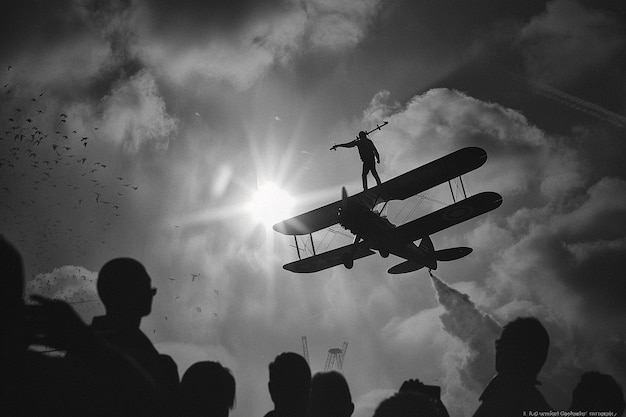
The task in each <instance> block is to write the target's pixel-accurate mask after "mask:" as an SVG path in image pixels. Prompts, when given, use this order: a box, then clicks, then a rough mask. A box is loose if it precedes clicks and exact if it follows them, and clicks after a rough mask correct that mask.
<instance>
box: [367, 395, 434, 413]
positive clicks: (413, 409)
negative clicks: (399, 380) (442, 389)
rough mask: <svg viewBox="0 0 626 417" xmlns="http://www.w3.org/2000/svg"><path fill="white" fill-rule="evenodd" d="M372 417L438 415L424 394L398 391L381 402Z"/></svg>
mask: <svg viewBox="0 0 626 417" xmlns="http://www.w3.org/2000/svg"><path fill="white" fill-rule="evenodd" d="M373 417H438V414H437V410H436V409H435V407H434V406H433V404H432V400H431V399H430V398H429V397H428V396H427V395H426V394H422V393H421V392H415V391H400V392H397V393H395V394H394V395H392V396H391V397H389V398H387V399H385V400H383V401H381V403H380V404H378V407H376V411H374V416H373Z"/></svg>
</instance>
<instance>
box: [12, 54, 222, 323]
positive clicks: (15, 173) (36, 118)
mask: <svg viewBox="0 0 626 417" xmlns="http://www.w3.org/2000/svg"><path fill="white" fill-rule="evenodd" d="M11 71H15V69H13V67H12V66H9V67H8V68H7V74H6V79H5V80H4V82H2V85H3V86H2V90H0V115H1V116H0V117H1V120H0V234H2V235H4V236H5V237H6V238H8V239H9V240H10V241H11V242H12V243H14V244H16V246H17V247H18V248H19V249H20V251H22V254H23V256H24V260H25V261H26V262H27V265H26V266H27V270H29V271H30V272H32V277H30V278H27V281H29V284H30V287H32V288H30V290H32V292H36V293H39V294H42V295H48V296H54V294H55V291H56V289H57V288H58V285H59V282H56V281H55V280H57V278H56V277H55V275H54V274H50V273H46V274H43V275H39V274H40V273H45V272H46V271H51V270H53V269H54V268H56V267H58V262H59V259H58V258H59V256H60V255H62V256H63V257H64V258H65V259H76V260H80V259H83V257H85V256H86V255H88V254H89V252H90V251H94V246H95V247H99V248H97V249H96V250H97V251H98V252H99V253H100V254H104V255H105V254H106V251H107V250H109V251H113V250H114V242H110V241H109V240H110V239H107V233H108V232H109V231H111V230H112V229H113V228H114V227H115V226H116V225H119V223H117V222H119V221H120V220H121V218H122V216H123V215H124V214H125V213H127V210H128V209H127V207H128V206H129V204H127V203H128V200H127V199H128V198H130V197H132V193H134V192H137V191H138V190H139V186H138V185H137V184H135V183H134V182H133V181H131V180H130V179H128V178H125V177H124V176H123V175H119V174H117V173H115V171H116V164H115V163H114V162H111V161H106V160H102V159H101V158H102V156H101V155H102V154H103V153H104V152H102V148H103V146H102V143H100V142H101V141H100V140H99V139H101V137H99V135H100V132H98V130H99V127H98V126H94V127H92V128H90V129H92V131H84V130H85V129H84V128H81V126H83V123H84V121H83V120H81V119H80V117H78V116H72V115H73V113H72V112H71V111H69V110H63V107H62V105H59V104H58V102H57V101H55V100H52V99H51V98H49V97H48V96H47V95H46V93H45V92H39V93H37V94H29V95H28V96H26V97H25V94H26V93H25V91H26V90H28V88H27V87H26V86H23V85H19V84H15V85H13V84H12V83H11V82H10V81H9V80H10V79H11V77H10V75H11V73H10V72H11ZM59 108H61V110H58V109H59ZM68 113H69V114H68ZM178 227H179V226H175V228H178ZM188 276H189V277H190V280H189V281H190V282H196V278H199V277H200V274H197V273H194V274H188ZM42 277H45V278H42ZM81 277H82V278H83V279H84V280H85V281H86V280H88V279H89V280H92V278H87V276H86V275H80V276H74V278H76V279H78V278H81ZM63 279H64V278H63ZM78 281H80V280H78ZM169 281H170V284H174V283H173V282H172V281H176V278H169ZM178 281H179V282H181V281H184V280H182V279H180V280H178ZM84 284H85V285H84V288H82V289H80V288H79V289H76V290H75V291H73V292H71V294H69V293H68V294H66V295H64V296H62V298H63V299H65V300H66V301H68V302H70V303H71V304H73V305H75V306H76V307H78V308H79V309H89V310H92V311H100V310H101V309H102V307H101V304H100V302H99V300H97V297H95V298H94V291H93V288H92V287H93V286H94V285H93V282H85V283H84ZM183 285H184V283H183ZM56 294H57V297H58V291H56ZM180 298H181V297H180V296H176V297H175V301H178V300H179V299H180ZM90 304H91V305H90ZM193 310H194V311H196V312H202V309H201V307H199V306H198V307H195V308H194V309H193ZM87 313H88V312H87ZM213 314H214V315H217V313H213ZM165 319H166V320H167V317H166V318H165Z"/></svg>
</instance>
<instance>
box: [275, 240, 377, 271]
mask: <svg viewBox="0 0 626 417" xmlns="http://www.w3.org/2000/svg"><path fill="white" fill-rule="evenodd" d="M352 250H354V254H353V256H352V259H361V258H365V257H366V256H370V255H373V254H374V253H376V252H374V251H372V250H371V249H369V247H368V246H367V244H365V243H364V242H361V243H358V244H357V246H356V248H353V245H352V244H350V245H346V246H342V247H340V248H337V249H333V250H331V251H328V252H324V253H320V254H319V255H314V256H310V257H308V258H304V259H300V260H298V261H295V262H291V263H288V264H285V265H283V268H284V269H286V270H287V271H291V272H298V273H311V272H319V271H322V270H324V269H328V268H332V267H333V266H337V265H341V264H343V259H344V256H345V255H346V254H349V253H350V252H351V251H352Z"/></svg>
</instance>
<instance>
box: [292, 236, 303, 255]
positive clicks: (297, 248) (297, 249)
mask: <svg viewBox="0 0 626 417" xmlns="http://www.w3.org/2000/svg"><path fill="white" fill-rule="evenodd" d="M293 240H294V241H295V242H296V252H297V253H298V259H300V260H302V256H301V255H300V247H299V246H298V237H297V236H296V235H293Z"/></svg>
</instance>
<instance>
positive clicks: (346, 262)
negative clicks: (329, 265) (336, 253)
mask: <svg viewBox="0 0 626 417" xmlns="http://www.w3.org/2000/svg"><path fill="white" fill-rule="evenodd" d="M343 266H345V267H346V269H352V267H353V266H354V259H352V257H351V256H350V255H347V254H346V255H344V256H343Z"/></svg>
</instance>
